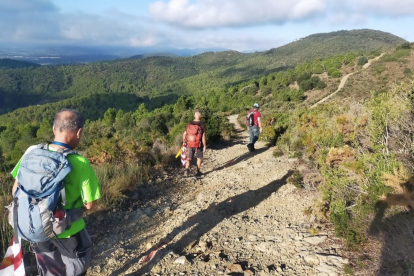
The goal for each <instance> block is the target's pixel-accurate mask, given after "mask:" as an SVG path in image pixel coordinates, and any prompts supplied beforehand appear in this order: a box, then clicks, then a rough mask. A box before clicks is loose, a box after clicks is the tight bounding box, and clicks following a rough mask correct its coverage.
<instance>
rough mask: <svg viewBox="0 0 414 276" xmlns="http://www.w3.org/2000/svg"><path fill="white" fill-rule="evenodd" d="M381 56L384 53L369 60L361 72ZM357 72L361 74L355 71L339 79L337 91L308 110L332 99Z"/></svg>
mask: <svg viewBox="0 0 414 276" xmlns="http://www.w3.org/2000/svg"><path fill="white" fill-rule="evenodd" d="M383 55H385V53H382V54H381V55H380V56H378V57H375V58H373V59H370V60H369V61H368V63H366V64H364V65H363V66H362V70H365V69H367V68H368V67H369V66H371V64H372V62H374V61H377V60H379V59H380V58H381V57H382V56H383ZM359 72H361V70H359V71H356V72H352V73H349V74H348V75H345V76H344V77H343V78H342V79H341V82H340V83H339V86H338V89H337V90H335V92H333V93H332V94H329V95H328V96H326V97H325V98H323V99H322V100H320V101H318V102H317V103H315V104H314V105H312V106H311V107H310V108H314V107H316V106H318V105H319V104H321V103H323V102H326V101H327V100H328V99H330V98H332V97H333V96H334V95H336V94H337V93H338V92H339V91H341V90H342V88H344V86H345V84H346V82H347V81H348V79H349V77H350V76H352V75H353V74H355V73H359Z"/></svg>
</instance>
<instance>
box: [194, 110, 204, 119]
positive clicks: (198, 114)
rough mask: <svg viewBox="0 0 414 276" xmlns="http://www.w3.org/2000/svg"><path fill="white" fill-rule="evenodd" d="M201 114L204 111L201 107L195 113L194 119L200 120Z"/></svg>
mask: <svg viewBox="0 0 414 276" xmlns="http://www.w3.org/2000/svg"><path fill="white" fill-rule="evenodd" d="M201 116H202V112H201V110H200V109H197V110H196V111H195V113H194V119H196V120H200V119H201Z"/></svg>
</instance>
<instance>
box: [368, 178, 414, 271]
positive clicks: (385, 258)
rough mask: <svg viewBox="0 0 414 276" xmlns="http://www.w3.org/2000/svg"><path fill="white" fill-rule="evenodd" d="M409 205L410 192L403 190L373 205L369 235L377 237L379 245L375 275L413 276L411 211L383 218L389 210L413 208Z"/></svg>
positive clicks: (411, 200) (413, 252) (413, 244)
mask: <svg viewBox="0 0 414 276" xmlns="http://www.w3.org/2000/svg"><path fill="white" fill-rule="evenodd" d="M406 184H408V182H407V183H406ZM411 188H412V187H411ZM413 203H414V195H413V191H408V190H405V193H403V194H392V195H388V196H387V198H386V199H385V200H384V201H378V202H377V204H376V215H375V217H374V219H373V221H372V223H371V225H370V228H369V234H370V235H373V236H378V237H380V239H381V240H382V243H383V245H382V252H381V260H380V265H379V267H378V271H376V274H375V275H380V276H385V275H414V250H413V246H414V217H413V212H412V209H411V210H410V211H405V212H404V211H400V212H398V213H396V212H392V213H389V215H388V216H387V215H386V210H387V208H388V207H389V206H392V205H402V206H410V207H413Z"/></svg>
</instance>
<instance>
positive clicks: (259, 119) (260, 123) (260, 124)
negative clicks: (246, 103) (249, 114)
mask: <svg viewBox="0 0 414 276" xmlns="http://www.w3.org/2000/svg"><path fill="white" fill-rule="evenodd" d="M257 122H258V123H259V128H260V132H262V118H261V117H259V118H257Z"/></svg>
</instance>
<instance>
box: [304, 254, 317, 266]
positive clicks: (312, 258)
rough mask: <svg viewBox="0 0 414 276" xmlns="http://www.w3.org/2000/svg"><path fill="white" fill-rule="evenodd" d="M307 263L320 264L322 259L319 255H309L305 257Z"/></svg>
mask: <svg viewBox="0 0 414 276" xmlns="http://www.w3.org/2000/svg"><path fill="white" fill-rule="evenodd" d="M303 259H304V260H305V262H306V263H308V264H311V265H318V264H319V263H320V260H319V258H318V256H317V255H308V256H305V257H304V258H303Z"/></svg>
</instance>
